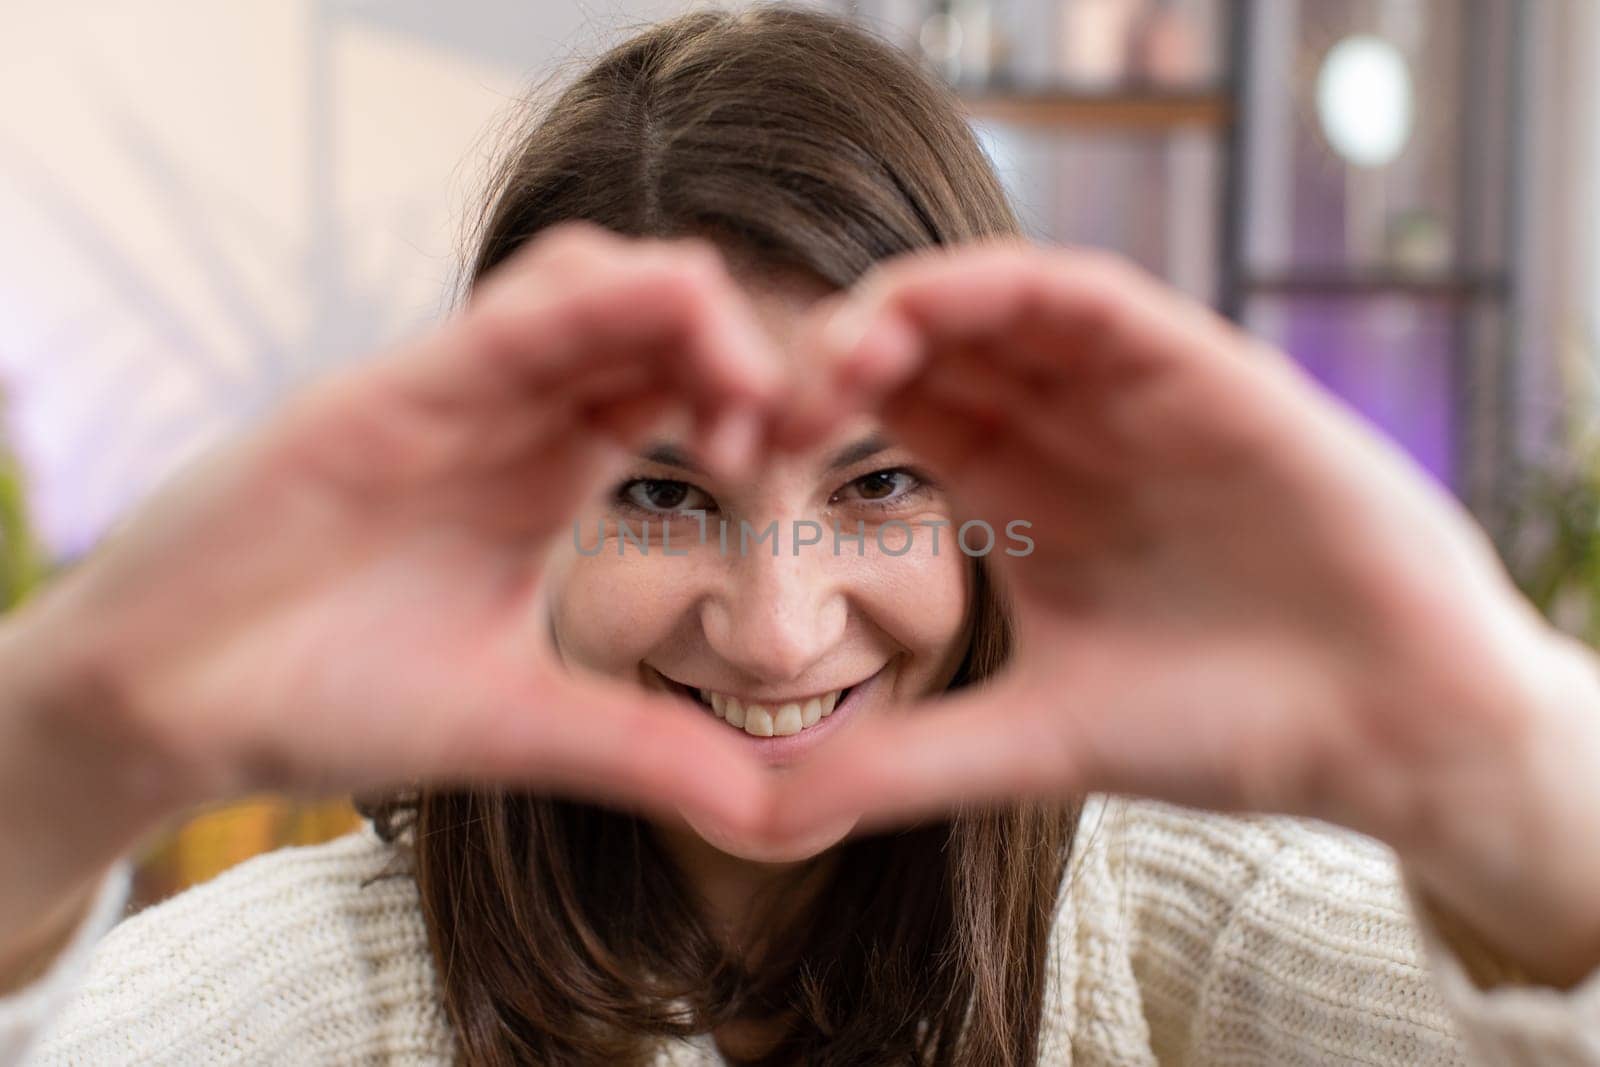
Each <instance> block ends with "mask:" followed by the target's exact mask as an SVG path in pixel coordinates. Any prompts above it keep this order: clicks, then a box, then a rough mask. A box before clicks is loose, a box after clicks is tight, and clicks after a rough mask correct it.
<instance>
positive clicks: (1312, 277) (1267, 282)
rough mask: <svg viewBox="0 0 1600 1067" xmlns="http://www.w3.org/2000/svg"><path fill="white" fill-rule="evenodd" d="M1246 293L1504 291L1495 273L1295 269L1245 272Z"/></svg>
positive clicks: (1470, 294) (1469, 296)
mask: <svg viewBox="0 0 1600 1067" xmlns="http://www.w3.org/2000/svg"><path fill="white" fill-rule="evenodd" d="M1239 288H1240V290H1241V291H1242V292H1243V293H1245V294H1246V295H1247V296H1278V297H1349V298H1359V297H1374V296H1400V297H1412V298H1417V299H1431V300H1444V301H1448V302H1451V303H1470V302H1471V301H1473V300H1479V299H1483V298H1486V297H1487V298H1500V297H1503V296H1505V295H1506V290H1507V284H1506V279H1505V277H1504V276H1502V275H1500V274H1494V273H1481V272H1480V273H1460V274H1448V273H1445V274H1419V273H1414V272H1408V271H1395V270H1296V271H1286V272H1281V273H1270V274H1254V275H1246V276H1245V277H1244V278H1242V279H1241V280H1240V282H1239Z"/></svg>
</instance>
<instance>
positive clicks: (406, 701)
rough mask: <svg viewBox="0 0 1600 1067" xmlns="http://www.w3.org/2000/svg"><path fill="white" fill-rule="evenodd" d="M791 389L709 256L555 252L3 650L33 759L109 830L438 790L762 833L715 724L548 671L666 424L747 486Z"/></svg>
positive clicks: (171, 518)
mask: <svg viewBox="0 0 1600 1067" xmlns="http://www.w3.org/2000/svg"><path fill="white" fill-rule="evenodd" d="M619 307H625V308H626V309H627V310H626V314H618V313H617V309H618V308H619ZM778 368H779V362H778V359H777V356H776V354H775V353H774V352H772V351H771V350H770V347H769V345H768V343H767V341H766V339H765V336H764V335H763V333H762V332H761V331H760V329H759V327H758V326H757V324H756V322H755V320H754V318H753V315H752V314H751V313H750V311H749V309H748V308H747V307H746V305H745V303H744V301H743V298H742V296H740V295H739V293H738V290H737V288H736V287H735V286H734V284H733V282H732V280H731V279H730V278H729V277H728V276H727V275H726V273H725V272H724V270H723V267H722V266H721V263H720V260H719V259H718V257H717V256H716V255H715V253H714V251H712V246H710V245H709V244H703V243H700V242H691V241H671V242H661V241H653V242H634V241H629V240H624V239H623V238H620V237H617V236H614V235H611V234H608V233H606V232H605V231H602V230H599V229H598V228H595V227H590V226H585V225H571V226H565V227H561V228H559V229H557V230H554V231H551V232H548V233H546V234H544V235H542V236H540V237H539V238H538V239H536V240H535V241H533V242H532V243H531V244H530V245H529V246H528V247H527V248H525V249H524V250H522V251H521V252H520V253H519V254H518V255H517V256H516V257H515V258H514V259H513V260H512V261H510V262H508V263H507V264H505V265H504V266H503V267H502V268H501V269H500V270H498V271H496V272H495V274H494V275H493V276H492V277H490V278H488V279H486V281H485V282H484V284H483V285H482V286H480V288H479V290H478V292H477V293H476V294H475V297H474V299H473V301H472V304H471V306H470V308H469V309H468V310H467V311H466V313H465V314H464V315H463V316H461V317H460V318H458V319H457V320H456V321H454V322H452V323H450V324H449V325H446V326H445V327H444V328H442V329H440V330H438V331H436V332H435V333H433V334H432V335H431V336H428V337H426V338H424V339H422V340H421V341H419V342H417V343H415V344H413V345H410V346H409V347H407V348H405V349H403V350H401V351H399V352H397V353H395V354H393V355H391V356H389V357H387V358H380V359H378V360H375V361H373V362H370V363H368V364H364V365H362V366H360V367H358V368H356V369H355V370H353V371H351V372H348V373H346V374H344V375H342V376H341V377H339V378H337V379H334V380H332V381H330V382H327V383H324V384H322V385H320V386H318V387H315V388H313V389H311V390H310V391H309V392H307V393H306V394H304V395H303V396H302V397H300V398H298V399H296V400H295V401H294V402H292V403H291V404H290V405H289V406H288V408H287V409H286V410H285V411H284V412H283V413H282V414H280V415H279V416H278V417H276V418H274V419H273V420H271V421H270V422H268V423H267V424H265V425H264V426H262V427H260V428H259V429H258V430H257V432H255V433H253V434H252V435H250V436H249V437H247V438H246V439H244V440H243V441H242V442H241V443H240V444H238V445H236V446H235V447H232V448H230V449H228V450H225V451H222V452H219V453H216V454H214V455H212V456H208V457H207V458H206V460H205V462H203V463H202V465H200V466H199V467H198V468H197V469H194V470H192V471H189V472H186V476H184V477H182V478H180V479H178V480H177V481H176V482H174V483H173V484H171V485H170V486H169V487H168V488H167V489H166V490H164V491H163V492H162V493H160V494H159V495H158V496H157V497H156V499H155V500H154V501H153V502H152V503H151V504H149V505H148V506H145V507H144V508H142V509H141V511H140V512H139V513H138V515H137V516H136V517H135V519H134V521H132V523H131V524H130V525H128V526H127V527H126V528H125V529H122V530H120V531H118V532H117V533H116V534H115V535H114V536H112V537H111V538H110V539H109V541H108V542H107V543H105V544H104V545H102V546H101V548H100V549H99V550H97V551H96V552H95V553H94V554H92V555H91V556H90V558H88V559H87V560H86V561H85V562H83V563H82V564H81V565H80V566H79V567H77V568H76V569H74V570H73V571H72V572H70V573H69V574H68V575H66V576H65V577H64V578H63V579H62V580H61V581H60V582H59V583H57V585H56V586H54V587H52V588H51V589H50V590H49V591H48V593H47V595H46V596H44V597H43V598H42V599H41V600H40V601H39V602H38V603H37V604H35V605H32V606H30V608H29V609H28V610H26V611H24V612H23V613H22V614H21V615H20V616H18V617H17V618H16V619H14V620H12V621H11V622H10V623H9V624H8V625H9V626H10V630H9V631H8V632H9V634H10V640H9V641H8V643H7V647H8V648H9V649H10V650H11V655H10V657H9V659H8V662H11V663H13V664H15V665H16V666H17V667H18V670H19V671H24V670H25V671H26V673H28V674H29V677H30V678H31V679H35V680H36V681H33V682H30V685H31V687H32V690H33V691H34V692H37V693H41V694H44V695H43V696H41V697H40V698H39V700H38V703H39V704H42V705H48V707H47V708H37V709H33V710H36V711H39V712H43V714H38V715H35V716H34V717H33V718H32V719H30V720H28V728H29V729H30V730H31V731H32V732H31V735H30V736H32V737H34V738H36V739H39V744H38V745H37V746H35V747H34V748H33V749H32V751H43V750H44V748H45V747H46V745H45V742H44V740H43V739H44V738H46V737H48V739H49V745H50V746H53V747H51V748H50V751H51V753H52V757H51V761H52V762H59V763H60V764H61V765H62V767H63V768H70V769H71V770H75V771H76V772H77V773H76V775H74V780H73V781H72V783H71V788H72V789H73V790H78V791H83V790H88V791H89V792H91V793H96V791H98V792H97V793H96V795H95V804H94V805H93V807H94V808H95V809H96V810H98V811H100V812H102V813H104V812H107V811H110V812H121V811H124V810H127V811H131V812H134V813H137V815H138V816H139V817H140V818H141V819H143V820H145V821H148V819H149V818H150V817H151V816H152V815H162V814H166V813H170V812H172V811H175V810H177V809H179V808H181V807H184V806H187V805H191V804H194V803H198V802H201V801H208V800H214V799H221V798H224V797H230V796H235V795H238V794H242V793H248V792H252V791H256V790H262V789H272V790H282V791H290V792H299V793H324V792H330V791H348V790H355V789H361V788H367V787H372V786H376V785H383V784H398V783H402V782H407V781H411V780H416V779H422V778H426V779H428V780H430V781H438V782H445V783H448V782H452V781H466V780H471V781H475V782H482V781H490V782H495V781H498V782H501V783H503V784H508V785H522V786H537V787H539V788H548V789H552V790H558V791H569V792H577V793H581V794H584V795H586V796H590V797H595V798H601V799H607V800H613V801H619V802H623V803H627V804H634V805H640V806H645V807H649V808H652V809H657V810H684V809H686V810H690V811H694V812H696V813H697V814H698V816H699V817H700V818H701V819H702V820H705V821H708V822H710V823H712V824H713V825H723V824H728V825H735V826H742V825H744V823H746V822H747V821H749V820H751V819H753V818H758V817H759V814H760V811H761V810H762V805H761V803H760V800H761V799H762V798H764V796H765V793H764V792H763V790H764V789H765V788H766V787H765V785H764V779H763V777H762V772H761V769H760V768H759V767H758V766H757V765H755V764H754V763H753V762H751V761H750V760H748V759H747V758H746V757H745V756H744V755H743V754H742V752H741V746H740V745H739V744H738V743H737V741H736V739H734V738H732V737H730V736H729V734H728V731H727V730H726V728H725V727H722V726H720V725H719V724H716V723H715V722H713V721H712V720H711V719H709V718H708V717H706V716H704V715H702V714H699V713H697V712H695V711H694V710H693V709H690V708H688V707H687V706H685V705H684V704H683V702H681V701H673V700H669V699H665V698H662V697H652V696H650V695H647V694H645V693H643V692H641V691H640V690H638V688H637V687H634V686H628V685H626V684H623V683H621V682H615V681H613V682H603V681H601V680H598V679H584V678H579V677H576V676H574V675H572V674H569V673H568V671H567V670H566V668H564V667H563V666H561V665H560V664H559V663H557V662H556V661H555V659H554V657H553V655H552V652H551V649H550V647H549V641H548V639H547V635H546V633H545V627H546V618H545V615H544V612H543V611H542V610H541V608H542V605H541V602H540V595H539V589H540V577H541V568H540V559H541V557H542V552H541V551H540V548H541V546H542V545H543V544H544V543H546V542H547V541H548V540H549V539H550V538H551V537H553V536H560V535H565V534H566V533H567V531H568V523H569V520H570V517H571V516H572V515H573V514H574V513H575V511H576V508H577V506H578V504H579V502H580V500H581V498H582V495H583V494H584V493H586V492H589V491H592V486H593V485H595V484H597V483H598V482H599V481H600V476H601V473H602V472H603V471H605V470H608V469H609V466H610V465H611V464H612V463H614V462H616V461H617V460H618V459H619V458H620V457H621V455H622V453H623V451H624V450H627V449H631V447H633V446H635V445H637V443H638V437H639V436H640V434H641V433H642V432H643V431H644V430H645V429H647V428H648V427H649V426H651V425H652V424H653V423H655V422H657V421H658V420H659V419H661V418H663V417H666V416H668V415H669V413H671V412H674V411H677V410H680V409H681V410H683V411H686V412H687V413H688V415H689V417H690V419H691V420H692V423H693V431H692V433H691V434H690V436H689V442H690V447H691V449H693V450H695V451H697V452H698V453H699V454H700V456H701V458H702V461H703V462H705V463H707V464H708V465H710V466H712V467H713V468H715V469H718V470H721V471H724V472H728V471H734V472H737V471H738V470H740V469H741V467H740V465H741V464H742V463H746V462H748V460H749V458H750V453H751V447H750V445H751V440H752V437H753V435H754V434H755V433H756V432H757V430H758V428H759V417H760V415H759V412H760V410H761V408H762V407H763V406H764V405H765V403H766V402H767V401H768V400H770V399H771V398H772V396H773V395H774V393H775V391H776V389H777V387H778V386H779V384H780V372H779V369H778ZM618 444H620V445H622V446H623V448H622V449H618V448H617V447H616V446H617V445H618ZM10 695H13V694H12V693H11V692H8V696H10ZM4 726H5V727H6V729H7V731H9V733H10V735H13V736H15V735H17V734H19V733H21V732H22V731H23V724H22V723H19V722H18V721H16V720H14V719H13V720H10V721H8V722H6V723H5V724H4ZM91 751H92V752H93V753H94V755H91ZM91 761H95V762H93V763H91ZM706 765H715V766H717V767H718V768H719V769H720V770H719V775H718V776H717V778H716V779H715V780H714V781H713V780H712V779H711V778H710V777H709V776H706V775H704V774H703V773H700V772H699V770H698V768H702V767H704V766H706ZM102 771H103V772H104V773H103V774H102V773H99V772H102ZM102 817H104V815H102ZM0 896H3V894H0Z"/></svg>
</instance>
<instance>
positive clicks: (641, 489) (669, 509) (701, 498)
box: [617, 478, 716, 515]
mask: <svg viewBox="0 0 1600 1067" xmlns="http://www.w3.org/2000/svg"><path fill="white" fill-rule="evenodd" d="M617 500H618V501H619V502H621V503H623V504H626V505H628V506H629V507H633V508H637V509H638V510H640V511H647V512H651V513H653V514H657V515H666V514H671V513H673V512H677V511H710V510H712V509H714V508H715V507H716V503H715V502H714V501H713V500H712V499H711V497H710V496H708V495H707V494H706V493H705V492H703V491H702V490H699V489H696V488H695V487H694V486H692V485H690V484H689V483H688V482H679V481H672V480H670V479H665V478H634V479H632V480H630V481H627V482H624V483H623V484H622V485H621V486H620V487H618V489H617Z"/></svg>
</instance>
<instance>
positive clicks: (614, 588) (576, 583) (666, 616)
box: [550, 549, 696, 676]
mask: <svg viewBox="0 0 1600 1067" xmlns="http://www.w3.org/2000/svg"><path fill="white" fill-rule="evenodd" d="M691 570H692V568H691V566H690V565H689V561H687V560H683V559H677V558H671V559H664V558H658V557H654V556H652V557H651V558H649V559H640V558H639V557H638V556H637V555H636V554H632V553H630V554H628V555H626V556H624V557H622V558H618V556H617V554H616V552H615V550H614V549H611V550H609V551H603V552H601V553H599V554H598V555H595V556H578V555H577V554H576V553H573V554H572V555H571V556H570V557H569V558H567V559H565V560H563V564H562V566H561V567H560V568H559V571H558V572H557V573H556V574H555V575H554V576H553V578H552V586H551V590H550V598H551V604H552V617H553V620H554V625H555V634H556V641H557V643H558V644H559V645H560V647H561V653H562V657H563V659H565V660H566V661H567V662H569V663H572V664H575V665H578V666H582V667H586V668H588V669H589V670H593V671H598V672H600V673H602V674H608V675H615V676H632V675H633V674H634V672H635V671H636V670H637V668H638V664H639V662H640V660H642V659H644V658H645V657H646V656H647V655H648V654H649V653H650V651H651V650H652V649H654V648H656V647H657V646H659V645H660V644H661V643H662V642H663V641H664V640H666V639H667V637H668V636H669V635H670V634H671V633H672V632H673V631H674V629H675V628H676V627H677V626H679V625H680V624H681V623H682V621H683V619H684V618H685V616H686V613H687V612H688V611H689V609H690V607H691V606H692V605H693V602H694V592H693V591H694V589H695V588H696V580H695V576H694V574H693V573H691Z"/></svg>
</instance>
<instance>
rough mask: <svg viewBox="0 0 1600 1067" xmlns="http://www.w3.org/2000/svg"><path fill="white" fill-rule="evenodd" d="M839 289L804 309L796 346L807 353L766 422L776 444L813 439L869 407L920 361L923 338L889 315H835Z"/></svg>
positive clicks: (840, 303) (840, 302)
mask: <svg viewBox="0 0 1600 1067" xmlns="http://www.w3.org/2000/svg"><path fill="white" fill-rule="evenodd" d="M849 306H853V305H850V304H849V298H848V297H847V296H845V295H835V296H832V297H826V298H824V299H823V300H821V301H818V303H817V304H816V305H815V306H814V307H813V308H812V309H811V311H809V312H808V313H807V316H806V318H805V320H804V321H803V322H802V324H801V326H800V329H799V332H798V342H797V344H798V347H799V348H800V350H801V351H803V352H806V353H808V354H809V356H810V358H809V360H808V362H807V364H806V366H805V368H804V371H803V373H802V374H801V375H800V376H799V378H798V379H797V380H796V381H795V383H794V384H793V387H792V391H791V393H790V395H789V396H788V397H787V398H786V400H785V402H784V404H783V405H782V406H781V408H780V409H779V410H778V411H776V412H775V413H774V417H773V420H772V423H771V425H770V426H769V428H768V432H769V439H770V441H771V442H772V443H773V444H774V445H775V446H777V447H782V448H790V449H800V448H807V447H810V446H812V445H815V444H816V443H817V442H819V441H821V440H823V439H824V438H826V437H827V436H828V435H829V434H831V433H833V432H834V431H835V430H836V429H837V428H838V427H839V426H841V425H843V424H844V423H845V422H846V421H847V420H849V419H850V418H852V417H853V416H855V415H858V414H860V413H861V412H866V411H874V410H876V409H877V408H878V407H879V405H880V404H881V402H882V400H883V398H884V397H885V396H886V395H887V394H888V393H890V392H892V391H893V390H894V389H895V388H897V387H898V386H900V385H901V384H903V383H904V382H905V381H907V380H908V379H909V378H910V377H911V376H912V375H913V374H914V373H915V371H916V370H917V369H918V367H919V366H920V365H921V362H922V359H923V347H924V346H923V338H922V336H921V335H920V334H919V333H918V332H917V331H916V330H914V329H912V328H911V325H910V324H909V323H908V322H906V321H905V320H903V319H901V318H898V317H895V316H875V317H868V316H862V315H859V314H857V315H853V316H852V315H845V316H841V315H840V314H838V312H839V311H840V310H841V309H845V308H847V307H849Z"/></svg>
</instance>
